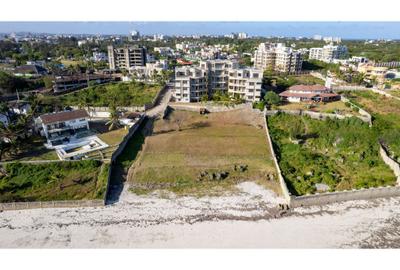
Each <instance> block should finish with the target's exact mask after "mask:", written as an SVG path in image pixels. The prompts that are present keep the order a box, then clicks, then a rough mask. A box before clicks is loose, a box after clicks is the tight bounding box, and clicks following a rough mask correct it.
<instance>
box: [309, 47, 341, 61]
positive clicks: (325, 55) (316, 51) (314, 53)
mask: <svg viewBox="0 0 400 270" xmlns="http://www.w3.org/2000/svg"><path fill="white" fill-rule="evenodd" d="M347 56H348V51H347V47H346V46H345V45H333V44H329V45H325V46H324V47H322V48H310V54H309V59H315V60H319V61H324V62H327V63H330V62H332V61H333V60H334V59H344V58H346V57H347Z"/></svg>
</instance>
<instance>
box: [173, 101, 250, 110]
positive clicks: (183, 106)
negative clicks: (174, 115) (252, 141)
mask: <svg viewBox="0 0 400 270" xmlns="http://www.w3.org/2000/svg"><path fill="white" fill-rule="evenodd" d="M168 106H169V107H171V108H173V109H174V110H185V111H193V112H199V111H200V109H201V108H205V109H206V110H207V111H209V112H212V113H213V112H227V111H233V110H240V109H248V108H251V109H252V108H253V106H252V104H251V103H243V104H238V105H233V106H224V105H215V104H210V103H205V104H203V103H178V102H171V103H169V104H168Z"/></svg>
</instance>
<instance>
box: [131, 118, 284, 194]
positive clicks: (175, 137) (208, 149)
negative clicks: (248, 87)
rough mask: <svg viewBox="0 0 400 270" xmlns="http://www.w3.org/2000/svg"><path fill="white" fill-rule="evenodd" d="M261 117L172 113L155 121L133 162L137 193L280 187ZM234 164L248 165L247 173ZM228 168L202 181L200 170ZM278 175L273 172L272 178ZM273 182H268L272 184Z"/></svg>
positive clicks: (210, 191) (180, 192) (209, 192)
mask: <svg viewBox="0 0 400 270" xmlns="http://www.w3.org/2000/svg"><path fill="white" fill-rule="evenodd" d="M265 136H266V135H265V130H264V129H263V124H262V116H261V115H257V114H254V113H253V112H251V111H243V110H241V111H232V112H224V113H211V114H209V115H200V114H198V113H195V112H188V111H174V112H172V113H171V114H170V115H169V117H168V119H165V120H157V121H156V122H155V123H154V128H153V134H152V135H151V136H148V137H147V138H146V141H145V144H144V147H143V150H142V152H141V154H140V155H139V158H138V159H137V160H136V162H135V164H134V166H135V167H134V174H133V177H132V178H131V179H130V181H131V186H132V187H133V191H138V192H139V193H143V192H145V191H152V190H155V189H168V190H171V191H173V192H175V193H177V194H185V195H186V194H191V195H200V196H201V195H210V194H214V193H217V194H219V193H220V192H221V191H227V190H232V189H234V184H236V183H239V182H242V181H249V180H251V181H260V182H263V181H264V182H266V186H268V187H271V188H272V189H273V190H275V191H278V190H279V188H277V186H278V185H277V182H276V181H274V180H269V181H268V180H267V179H268V178H274V179H277V177H276V175H275V174H276V172H275V168H274V165H273V162H272V157H271V154H270V149H269V148H268V146H267V143H266V137H265ZM235 164H246V165H248V169H247V170H246V171H244V172H239V171H235V170H234V165H235ZM204 171H207V172H209V173H217V172H228V173H229V175H228V177H227V178H225V179H223V180H211V179H208V178H205V179H202V180H200V179H199V175H200V173H201V172H204ZM272 175H274V176H272ZM268 183H269V184H268Z"/></svg>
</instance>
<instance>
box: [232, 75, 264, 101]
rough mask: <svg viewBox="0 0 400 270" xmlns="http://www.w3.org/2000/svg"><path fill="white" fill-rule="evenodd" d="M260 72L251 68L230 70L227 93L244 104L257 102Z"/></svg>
mask: <svg viewBox="0 0 400 270" xmlns="http://www.w3.org/2000/svg"><path fill="white" fill-rule="evenodd" d="M261 84H262V70H258V69H253V68H242V69H230V70H229V80H228V93H229V94H230V95H232V96H239V97H240V98H242V99H244V100H246V102H255V101H259V100H260V97H261Z"/></svg>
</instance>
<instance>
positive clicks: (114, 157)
mask: <svg viewBox="0 0 400 270" xmlns="http://www.w3.org/2000/svg"><path fill="white" fill-rule="evenodd" d="M145 117H146V116H144V115H142V117H140V119H139V120H138V121H137V122H136V123H135V124H134V125H133V126H132V127H131V128H130V129H129V132H128V134H126V135H125V137H124V139H123V140H122V142H121V143H120V144H119V145H118V148H117V150H115V151H114V153H113V154H112V156H111V166H110V169H109V170H108V177H107V187H106V194H105V196H104V200H105V201H106V200H107V196H108V193H109V191H110V183H111V176H112V170H113V163H115V161H116V160H117V158H118V156H119V155H121V153H122V152H123V151H124V149H125V147H126V144H127V143H128V141H129V140H130V139H131V138H132V136H133V135H134V134H135V133H136V131H137V130H138V129H139V127H140V125H141V124H142V122H143V121H144V119H145Z"/></svg>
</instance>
